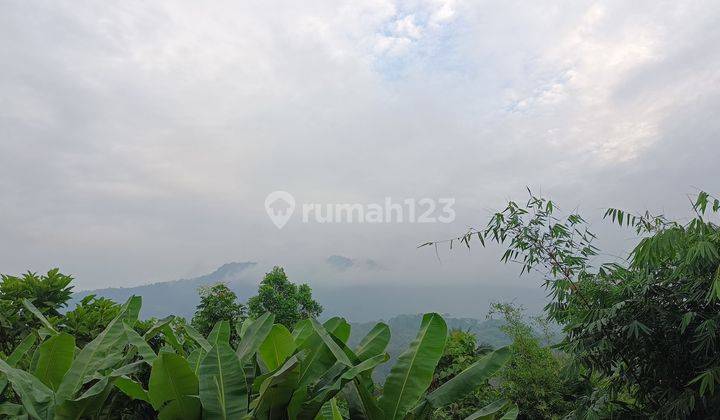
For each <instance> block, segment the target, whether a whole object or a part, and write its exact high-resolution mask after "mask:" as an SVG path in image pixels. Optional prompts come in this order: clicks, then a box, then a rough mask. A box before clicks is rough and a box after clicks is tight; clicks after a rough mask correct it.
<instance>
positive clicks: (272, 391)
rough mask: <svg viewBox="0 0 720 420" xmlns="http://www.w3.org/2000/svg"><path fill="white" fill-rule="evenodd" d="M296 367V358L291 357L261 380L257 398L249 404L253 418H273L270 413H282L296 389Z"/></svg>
mask: <svg viewBox="0 0 720 420" xmlns="http://www.w3.org/2000/svg"><path fill="white" fill-rule="evenodd" d="M297 366H298V359H297V356H292V357H291V358H289V359H288V360H287V361H286V362H285V363H284V364H283V365H282V366H280V367H279V368H278V369H277V370H276V371H274V372H272V373H270V374H269V375H267V377H266V378H264V379H262V382H261V384H260V387H259V389H258V397H257V398H256V399H254V400H253V401H252V403H251V404H250V408H251V409H252V417H253V418H256V419H267V418H273V417H272V416H271V415H270V413H272V412H275V411H276V410H282V411H284V409H285V407H286V406H287V404H288V403H289V402H290V398H291V397H292V394H293V392H294V391H295V390H296V388H297V380H298V369H297ZM258 379H260V378H258Z"/></svg>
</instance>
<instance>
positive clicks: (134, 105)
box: [0, 0, 720, 287]
mask: <svg viewBox="0 0 720 420" xmlns="http://www.w3.org/2000/svg"><path fill="white" fill-rule="evenodd" d="M0 8H2V13H0V48H2V50H3V51H4V54H3V55H2V58H0V65H1V66H2V67H1V68H2V70H0V72H1V73H0V74H2V77H0V133H2V138H0V197H2V198H3V199H2V200H0V214H2V220H1V221H0V237H2V238H3V240H2V241H0V265H1V266H2V267H3V270H4V271H7V272H20V271H24V270H26V269H34V270H38V271H40V270H43V269H45V268H47V267H51V266H60V267H61V268H62V269H64V270H65V271H69V272H72V273H74V274H76V276H77V278H78V283H79V284H80V285H81V286H82V287H98V286H107V285H113V286H119V285H127V284H138V283H143V282H146V281H150V280H153V281H158V280H168V279H174V278H178V277H180V276H187V275H189V274H188V270H190V269H192V270H197V273H201V272H203V271H204V270H207V269H210V268H212V267H216V266H219V265H220V264H222V263H224V262H227V261H235V260H253V261H255V260H258V261H261V262H264V263H267V264H270V265H272V264H283V265H287V266H295V267H297V269H296V270H295V271H296V272H301V270H302V267H303V266H304V264H305V263H304V262H305V261H309V260H314V261H323V260H324V259H325V258H326V256H327V255H331V254H336V253H342V254H346V255H362V256H364V257H363V258H365V259H370V260H375V261H383V264H386V265H387V266H388V267H392V270H388V271H391V272H392V273H395V274H397V275H396V276H395V277H394V278H397V279H398V280H397V281H400V282H411V281H413V282H421V281H422V282H433V281H437V279H447V278H453V279H457V281H465V282H470V281H480V280H481V281H487V282H501V281H502V282H504V281H507V279H511V280H512V281H517V280H515V275H514V273H515V271H514V270H512V269H505V268H502V267H499V266H497V263H496V262H495V257H496V256H495V255H494V254H493V253H492V252H493V251H488V252H481V251H473V252H472V253H471V254H465V253H463V254H460V253H457V252H455V253H453V254H450V255H445V253H443V254H442V255H441V257H442V258H441V260H442V264H439V263H438V261H437V258H436V257H435V255H434V252H433V251H432V250H428V249H423V250H417V249H416V248H415V246H416V245H417V244H419V243H422V242H424V241H427V240H431V239H438V238H445V237H450V236H453V235H455V234H457V233H458V232H460V233H461V232H463V231H464V230H465V228H466V227H467V226H470V225H477V224H479V223H481V222H482V220H483V219H484V218H485V217H486V215H487V212H488V211H489V210H491V209H494V208H497V207H500V206H501V205H502V203H503V201H504V200H505V199H506V198H508V197H509V196H512V197H517V196H518V195H521V194H522V191H523V187H524V186H525V185H528V184H530V185H531V186H535V187H541V188H542V190H543V191H544V192H548V193H550V194H552V195H553V196H554V197H555V198H557V199H558V201H559V202H561V203H563V202H568V206H575V205H578V204H581V203H582V204H583V208H584V209H586V210H587V211H588V212H589V213H591V214H590V216H592V214H596V213H598V214H601V211H600V210H599V209H601V208H602V207H603V206H607V205H618V206H620V205H625V206H629V207H633V206H635V207H640V208H645V207H651V208H657V207H663V206H666V205H668V204H667V203H668V202H674V200H675V199H677V202H678V204H677V205H676V206H674V205H673V206H670V207H669V208H668V210H669V211H670V212H672V211H675V212H677V213H681V211H682V210H683V209H684V207H683V206H684V204H685V200H684V196H683V194H684V193H686V192H688V190H689V189H691V186H694V185H698V186H701V187H703V188H706V189H710V190H715V191H717V190H718V189H720V184H719V182H720V181H717V180H716V179H715V178H713V177H710V176H708V174H709V173H711V171H712V168H713V167H714V166H713V165H714V161H712V159H711V157H713V156H715V155H717V152H718V145H717V144H718V143H717V138H718V134H720V127H719V126H718V124H716V123H715V122H714V121H715V120H716V118H715V114H716V113H717V109H718V106H719V105H720V102H719V101H718V98H719V94H720V80H718V79H719V76H718V72H717V68H718V65H720V51H719V50H718V49H717V48H716V45H717V44H718V43H720V29H718V26H717V25H716V22H717V19H718V18H719V17H720V5H718V4H716V3H714V2H709V1H701V2H694V3H686V2H679V3H672V4H668V3H658V2H644V1H639V2H632V3H628V2H603V3H597V2H584V1H579V2H571V3H567V4H563V5H558V4H556V3H552V2H544V1H541V2H532V3H528V2H519V1H508V2H502V3H500V4H494V5H493V6H492V7H489V6H488V4H486V3H482V2H479V3H478V2H468V1H449V0H444V1H440V0H438V1H433V0H407V1H391V0H368V1H349V0H348V1H332V2H330V1H322V0H318V1H312V2H303V3H291V2H273V1H271V2H264V3H260V2H217V3H213V4H211V5H202V6H200V5H198V4H193V3H177V2H153V3H151V4H148V3H143V2H123V3H122V4H120V3H118V4H113V5H107V4H103V5H95V6H94V5H82V6H80V5H78V4H76V3H73V2H54V3H52V4H47V3H42V2H34V1H28V2H6V3H4V4H3V5H2V6H0ZM275 190H285V191H288V192H290V193H292V194H293V195H294V196H295V198H296V199H297V200H298V202H318V203H338V202H360V203H370V202H382V200H383V199H384V197H387V196H391V197H393V198H394V199H396V200H402V199H404V198H416V199H418V198H422V197H431V198H438V197H455V198H456V199H457V205H456V212H457V215H458V217H457V221H456V222H455V223H454V224H449V225H444V224H428V225H410V224H404V225H383V226H379V225H375V226H370V225H360V224H355V225H352V224H351V225H330V224H328V225H318V224H302V223H300V221H299V219H293V220H291V221H290V222H289V223H288V225H287V226H286V227H285V228H283V229H282V230H280V231H278V229H277V228H276V227H275V226H274V225H273V224H272V223H271V222H270V220H269V219H268V218H267V215H266V214H265V210H264V207H263V203H264V199H265V196H266V195H267V194H268V193H269V192H271V191H275ZM608 245H609V246H610V247H611V248H613V249H617V250H618V253H621V251H622V248H623V246H624V243H623V241H621V240H618V241H615V242H613V241H610V242H609V243H608ZM426 251H427V252H426ZM190 274H192V273H190ZM314 274H315V273H314V272H312V271H311V270H309V269H308V270H306V275H307V276H308V278H315V279H316V280H317V281H323V279H324V277H322V276H319V277H313V275H314ZM385 274H386V273H383V277H384V278H387V276H385ZM354 275H355V274H353V273H348V274H347V276H348V277H353V276H354ZM371 277H372V276H364V277H363V276H361V275H359V274H358V275H357V276H356V277H353V279H351V280H352V281H356V282H363V281H379V280H377V279H374V277H372V278H371ZM479 277H482V279H480V280H478V278H479ZM299 280H302V279H299Z"/></svg>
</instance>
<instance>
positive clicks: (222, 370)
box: [199, 324, 248, 419]
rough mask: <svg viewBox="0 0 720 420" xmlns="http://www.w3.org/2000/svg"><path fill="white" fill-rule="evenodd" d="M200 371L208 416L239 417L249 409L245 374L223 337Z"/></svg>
mask: <svg viewBox="0 0 720 420" xmlns="http://www.w3.org/2000/svg"><path fill="white" fill-rule="evenodd" d="M228 325H229V324H228ZM199 372H200V402H201V403H202V407H203V414H204V417H205V418H212V419H215V418H221V419H236V418H239V417H241V416H243V415H245V414H246V413H247V407H248V394H247V389H246V384H245V374H244V372H243V369H242V366H241V364H240V360H239V359H238V357H237V355H235V352H234V351H233V350H232V348H231V347H230V345H229V344H227V343H225V342H222V341H220V342H218V343H217V344H215V346H213V348H212V349H211V350H210V351H209V352H208V354H207V355H206V356H205V358H204V359H203V361H202V363H201V364H200V370H199Z"/></svg>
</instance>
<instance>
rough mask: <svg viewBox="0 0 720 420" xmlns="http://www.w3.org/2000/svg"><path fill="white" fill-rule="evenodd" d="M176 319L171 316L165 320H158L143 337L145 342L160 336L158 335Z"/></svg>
mask: <svg viewBox="0 0 720 420" xmlns="http://www.w3.org/2000/svg"><path fill="white" fill-rule="evenodd" d="M174 319H175V316H173V315H170V316H167V317H165V318H163V319H159V320H157V322H155V324H154V325H153V326H152V327H150V329H149V330H147V332H146V333H145V334H144V335H143V338H144V339H145V341H149V340H150V339H151V338H153V337H155V336H156V335H158V333H160V332H162V329H163V328H165V327H166V326H167V325H170V323H171V322H172V321H173V320H174Z"/></svg>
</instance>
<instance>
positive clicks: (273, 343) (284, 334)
mask: <svg viewBox="0 0 720 420" xmlns="http://www.w3.org/2000/svg"><path fill="white" fill-rule="evenodd" d="M294 351H295V340H294V339H293V336H292V334H290V331H288V329H287V328H285V326H284V325H282V324H275V325H273V326H272V329H271V330H270V334H268V336H267V337H266V338H265V341H263V343H262V344H261V345H260V348H259V349H258V355H259V356H260V360H262V362H263V363H264V364H265V366H266V367H267V368H268V370H271V371H273V370H275V369H277V368H278V367H279V366H280V365H282V364H283V362H285V360H287V358H288V357H289V356H290V355H291V354H293V352H294Z"/></svg>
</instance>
